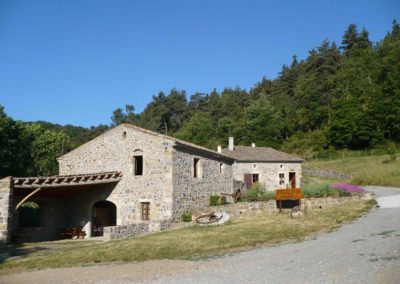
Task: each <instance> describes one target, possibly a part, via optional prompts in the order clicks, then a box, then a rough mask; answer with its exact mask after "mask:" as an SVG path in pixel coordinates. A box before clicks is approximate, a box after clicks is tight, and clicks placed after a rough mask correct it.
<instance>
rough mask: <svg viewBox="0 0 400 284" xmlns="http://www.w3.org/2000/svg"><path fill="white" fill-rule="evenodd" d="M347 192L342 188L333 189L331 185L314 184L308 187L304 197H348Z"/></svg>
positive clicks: (305, 188)
mask: <svg viewBox="0 0 400 284" xmlns="http://www.w3.org/2000/svg"><path fill="white" fill-rule="evenodd" d="M348 195H350V193H349V192H346V191H344V190H342V189H340V188H332V187H331V186H330V184H329V183H313V184H310V185H307V186H306V187H304V189H303V196H304V197H325V196H348Z"/></svg>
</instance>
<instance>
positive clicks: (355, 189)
mask: <svg viewBox="0 0 400 284" xmlns="http://www.w3.org/2000/svg"><path fill="white" fill-rule="evenodd" d="M332 187H333V188H335V189H339V190H342V191H344V192H347V193H349V194H362V193H365V192H366V190H365V189H364V188H362V187H361V186H358V185H353V184H348V183H334V184H332Z"/></svg>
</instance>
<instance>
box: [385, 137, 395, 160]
mask: <svg viewBox="0 0 400 284" xmlns="http://www.w3.org/2000/svg"><path fill="white" fill-rule="evenodd" d="M396 152H397V147H396V144H394V143H393V142H389V143H388V145H387V148H386V153H387V154H388V155H389V158H390V161H395V160H396Z"/></svg>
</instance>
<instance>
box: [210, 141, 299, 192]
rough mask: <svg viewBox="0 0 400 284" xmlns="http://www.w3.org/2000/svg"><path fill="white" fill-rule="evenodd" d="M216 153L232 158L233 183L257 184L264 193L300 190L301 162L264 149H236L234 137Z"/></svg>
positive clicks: (275, 151)
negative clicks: (263, 189) (289, 189)
mask: <svg viewBox="0 0 400 284" xmlns="http://www.w3.org/2000/svg"><path fill="white" fill-rule="evenodd" d="M218 152H220V153H221V152H222V154H224V155H226V156H229V157H231V158H233V159H235V163H234V164H233V178H234V180H237V181H241V182H243V183H244V184H245V185H246V187H247V188H250V187H251V186H252V184H254V183H256V182H258V183H260V185H261V186H262V187H263V188H265V190H267V191H274V190H276V189H277V188H296V187H300V182H301V177H302V171H301V164H302V163H303V162H304V160H303V159H300V158H298V157H295V156H292V155H289V154H287V153H284V152H281V151H277V150H275V149H272V148H267V147H256V145H255V144H254V143H252V145H251V147H247V146H235V145H234V140H233V137H230V138H229V146H228V148H225V149H223V150H222V151H221V147H218Z"/></svg>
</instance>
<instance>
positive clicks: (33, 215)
mask: <svg viewBox="0 0 400 284" xmlns="http://www.w3.org/2000/svg"><path fill="white" fill-rule="evenodd" d="M40 215H41V213H40V206H39V204H37V203H36V202H25V203H23V204H22V205H21V206H20V207H19V208H18V227H19V228H28V227H39V226H40Z"/></svg>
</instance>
